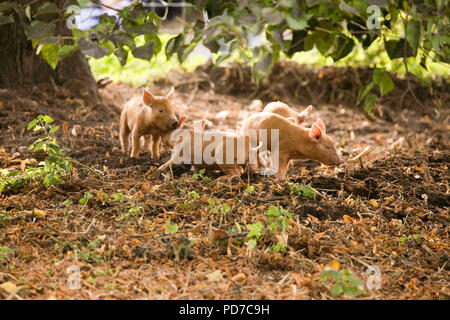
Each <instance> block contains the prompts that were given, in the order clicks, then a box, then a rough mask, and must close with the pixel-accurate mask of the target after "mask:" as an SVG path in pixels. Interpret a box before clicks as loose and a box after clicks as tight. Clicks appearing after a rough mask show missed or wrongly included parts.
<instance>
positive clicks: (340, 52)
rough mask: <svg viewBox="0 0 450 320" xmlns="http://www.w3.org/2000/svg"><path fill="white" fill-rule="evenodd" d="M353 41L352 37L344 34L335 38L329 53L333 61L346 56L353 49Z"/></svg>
mask: <svg viewBox="0 0 450 320" xmlns="http://www.w3.org/2000/svg"><path fill="white" fill-rule="evenodd" d="M354 45H355V43H354V41H353V39H351V38H349V37H346V36H339V37H337V38H336V40H335V43H334V50H333V51H332V53H331V54H330V56H331V57H332V58H333V60H334V61H338V60H339V59H342V58H344V57H345V56H347V55H348V54H349V53H350V52H351V51H352V49H353V47H354Z"/></svg>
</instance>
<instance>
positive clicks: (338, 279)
mask: <svg viewBox="0 0 450 320" xmlns="http://www.w3.org/2000/svg"><path fill="white" fill-rule="evenodd" d="M320 279H321V281H322V283H325V282H326V281H330V280H331V281H332V283H333V284H332V287H331V295H332V296H333V297H334V298H339V297H340V296H341V295H342V294H343V295H345V296H347V297H357V296H359V295H361V294H363V293H364V292H365V291H364V289H363V282H362V281H361V280H360V279H358V278H357V277H356V276H354V275H353V274H351V273H350V271H349V270H348V269H344V270H343V271H342V272H339V271H336V270H326V271H323V272H322V273H321V274H320Z"/></svg>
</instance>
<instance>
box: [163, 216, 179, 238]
mask: <svg viewBox="0 0 450 320" xmlns="http://www.w3.org/2000/svg"><path fill="white" fill-rule="evenodd" d="M166 228H167V230H168V231H169V233H170V234H175V233H177V232H178V224H176V223H171V222H170V218H169V219H167V221H166Z"/></svg>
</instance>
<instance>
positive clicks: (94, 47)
mask: <svg viewBox="0 0 450 320" xmlns="http://www.w3.org/2000/svg"><path fill="white" fill-rule="evenodd" d="M78 49H80V50H81V52H83V54H85V55H87V56H89V57H93V58H96V59H99V58H101V57H103V56H105V55H107V54H108V53H109V50H108V49H107V48H105V47H101V46H99V45H98V44H96V43H95V42H93V41H90V40H87V39H85V38H81V39H80V41H78Z"/></svg>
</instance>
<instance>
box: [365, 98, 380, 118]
mask: <svg viewBox="0 0 450 320" xmlns="http://www.w3.org/2000/svg"><path fill="white" fill-rule="evenodd" d="M377 99H378V97H377V96H376V95H375V94H373V93H370V94H368V95H367V97H366V99H365V100H364V111H366V112H367V113H371V112H372V109H373V103H374V102H375V101H376V100H377Z"/></svg>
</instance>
